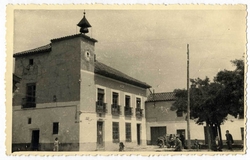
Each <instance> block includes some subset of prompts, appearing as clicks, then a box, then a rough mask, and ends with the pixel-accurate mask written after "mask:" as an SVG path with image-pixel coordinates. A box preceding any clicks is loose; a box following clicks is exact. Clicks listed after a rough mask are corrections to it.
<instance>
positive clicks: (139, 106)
mask: <svg viewBox="0 0 250 160" xmlns="http://www.w3.org/2000/svg"><path fill="white" fill-rule="evenodd" d="M136 108H141V98H136Z"/></svg>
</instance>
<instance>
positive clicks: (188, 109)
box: [187, 44, 191, 149]
mask: <svg viewBox="0 0 250 160" xmlns="http://www.w3.org/2000/svg"><path fill="white" fill-rule="evenodd" d="M187 92H188V99H187V138H188V141H187V147H188V149H191V141H190V90H189V44H187Z"/></svg>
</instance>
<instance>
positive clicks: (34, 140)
mask: <svg viewBox="0 0 250 160" xmlns="http://www.w3.org/2000/svg"><path fill="white" fill-rule="evenodd" d="M39 133H40V131H39V130H32V137H31V149H32V150H33V151H38V149H39Z"/></svg>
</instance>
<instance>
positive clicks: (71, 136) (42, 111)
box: [12, 101, 79, 150]
mask: <svg viewBox="0 0 250 160" xmlns="http://www.w3.org/2000/svg"><path fill="white" fill-rule="evenodd" d="M73 104H74V105H73ZM77 105H79V101H78V102H71V103H69V104H67V103H61V104H58V106H51V104H47V105H46V104H44V106H43V107H42V108H36V109H16V110H14V112H13V123H12V124H13V126H12V143H13V144H14V148H13V149H14V150H15V149H17V148H15V145H17V146H18V144H28V145H29V144H30V143H31V137H32V130H40V134H39V136H40V137H39V144H40V150H53V143H54V139H55V138H56V137H58V138H59V141H60V143H61V144H62V146H63V145H64V144H75V145H76V147H77V145H78V142H79V123H77V122H76V120H77V119H76V110H77ZM45 106H47V107H45ZM28 118H31V124H28ZM53 122H59V132H58V134H53ZM61 149H62V148H61ZM68 149H70V150H78V147H77V148H74V147H73V148H68Z"/></svg>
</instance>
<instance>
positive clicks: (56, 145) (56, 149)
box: [53, 137, 60, 151]
mask: <svg viewBox="0 0 250 160" xmlns="http://www.w3.org/2000/svg"><path fill="white" fill-rule="evenodd" d="M59 144H60V143H59V140H58V138H57V137H56V138H55V142H54V149H53V150H54V151H59Z"/></svg>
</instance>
